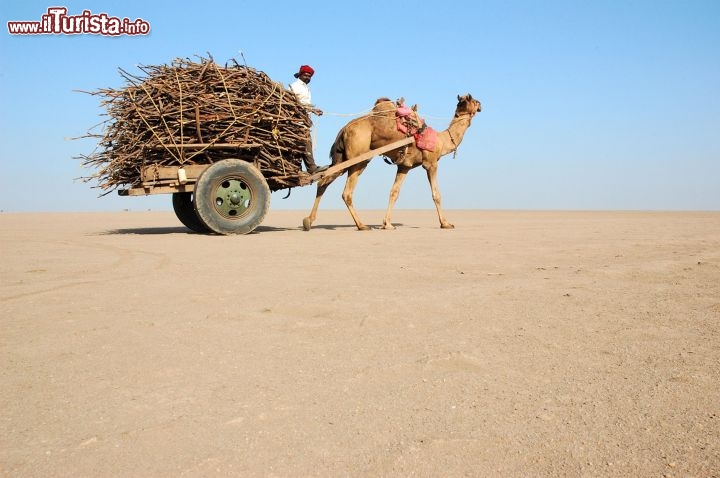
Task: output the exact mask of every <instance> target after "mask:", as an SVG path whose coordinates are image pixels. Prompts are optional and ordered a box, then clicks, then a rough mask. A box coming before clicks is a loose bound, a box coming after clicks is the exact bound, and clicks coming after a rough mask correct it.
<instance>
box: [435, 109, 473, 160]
mask: <svg viewBox="0 0 720 478" xmlns="http://www.w3.org/2000/svg"><path fill="white" fill-rule="evenodd" d="M471 122H472V115H469V114H467V113H465V114H461V115H456V116H455V117H454V118H453V119H452V121H451V122H450V126H448V129H446V130H445V131H443V133H444V135H446V138H444V139H446V141H443V145H442V146H443V147H442V151H441V155H443V154H448V153H451V152H453V151H455V150H456V149H457V147H458V146H460V143H461V142H462V140H463V136H465V131H467V129H468V128H469V127H470V123H471Z"/></svg>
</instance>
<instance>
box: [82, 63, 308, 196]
mask: <svg viewBox="0 0 720 478" xmlns="http://www.w3.org/2000/svg"><path fill="white" fill-rule="evenodd" d="M231 63H232V64H231V65H230V66H228V65H225V66H220V65H218V64H216V63H215V62H214V61H213V59H212V58H202V57H200V58H199V61H197V62H196V61H191V60H189V59H176V60H174V61H173V62H172V63H171V64H170V65H159V66H140V67H139V69H140V71H141V72H142V73H143V74H142V75H140V76H138V75H133V74H131V73H129V72H127V71H125V70H122V69H120V70H119V72H120V75H121V76H122V78H123V79H124V81H125V86H124V88H122V89H112V88H106V89H100V90H97V91H93V92H89V93H90V94H91V95H96V96H99V97H100V98H101V101H100V105H101V106H102V107H103V108H105V109H106V111H107V116H109V119H108V120H107V121H105V122H104V123H102V125H101V126H102V128H103V131H102V134H92V133H89V134H88V136H91V137H96V138H98V140H99V141H98V147H97V148H96V150H95V151H94V152H93V153H91V154H89V155H83V156H80V159H81V160H82V164H83V166H85V167H88V168H93V169H95V170H96V171H95V173H94V174H93V175H92V176H90V177H86V178H84V179H85V180H96V181H97V182H98V186H99V187H100V188H102V189H104V190H108V192H109V191H112V190H114V189H116V188H118V187H133V186H138V185H139V184H140V183H141V182H142V178H141V171H143V169H144V168H145V167H147V166H153V165H155V166H181V165H191V164H209V163H213V162H217V161H220V160H222V159H226V158H238V157H240V158H243V159H247V160H249V161H253V162H254V163H255V164H256V165H257V166H258V167H259V168H260V170H261V171H262V173H263V175H264V176H265V178H266V179H267V182H268V185H269V186H270V189H271V190H273V191H276V190H278V189H284V188H288V187H293V186H297V185H299V184H300V176H301V175H305V173H304V172H302V171H301V164H302V158H303V156H304V154H305V150H306V142H307V141H309V138H310V127H311V123H310V118H309V116H308V113H307V110H306V109H305V107H303V105H301V104H300V103H299V102H298V100H297V98H296V96H295V95H294V94H293V93H292V92H290V91H289V90H286V89H285V88H284V86H283V85H282V84H281V83H277V82H275V81H273V80H271V79H270V78H269V77H268V76H267V75H266V74H265V73H263V72H261V71H257V70H255V69H253V68H250V67H247V66H244V65H240V64H238V63H237V62H236V61H234V60H233V61H232V62H231ZM198 145H209V146H198ZM247 146H249V147H247Z"/></svg>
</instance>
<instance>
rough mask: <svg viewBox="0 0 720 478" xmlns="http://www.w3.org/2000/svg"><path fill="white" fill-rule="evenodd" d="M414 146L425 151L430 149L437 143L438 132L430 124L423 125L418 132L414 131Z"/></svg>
mask: <svg viewBox="0 0 720 478" xmlns="http://www.w3.org/2000/svg"><path fill="white" fill-rule="evenodd" d="M414 136H415V146H417V147H418V149H424V150H425V151H432V150H434V149H435V145H436V144H437V138H438V133H437V131H435V130H434V129H432V128H431V127H430V126H427V125H425V128H424V129H423V130H422V132H420V133H415V135H414Z"/></svg>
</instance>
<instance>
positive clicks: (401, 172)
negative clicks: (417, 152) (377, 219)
mask: <svg viewBox="0 0 720 478" xmlns="http://www.w3.org/2000/svg"><path fill="white" fill-rule="evenodd" d="M408 171H410V170H409V169H408V168H405V167H402V166H398V170H397V174H395V182H394V183H393V185H392V188H390V199H389V200H388V207H387V211H386V212H385V219H383V226H382V228H383V229H395V226H393V225H392V223H391V222H390V216H391V215H392V210H393V207H395V201H397V198H398V197H399V196H400V188H401V187H402V184H403V181H405V178H406V177H407V174H408Z"/></svg>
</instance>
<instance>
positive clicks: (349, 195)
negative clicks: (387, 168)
mask: <svg viewBox="0 0 720 478" xmlns="http://www.w3.org/2000/svg"><path fill="white" fill-rule="evenodd" d="M367 165H368V163H367V162H365V163H360V164H358V165H356V166H351V167H350V168H349V169H348V177H347V181H346V182H345V189H343V193H342V198H343V201H345V205H346V206H347V208H348V211H350V215H351V216H352V218H353V221H355V225H356V226H357V228H358V231H367V230H369V229H370V228H369V227H367V226H366V225H365V224H363V223H362V221H360V217H359V216H358V215H357V212H355V207H353V192H354V191H355V186H356V185H357V181H358V178H359V177H360V174H361V173H362V172H363V171H364V170H365V168H366V167H367Z"/></svg>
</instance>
